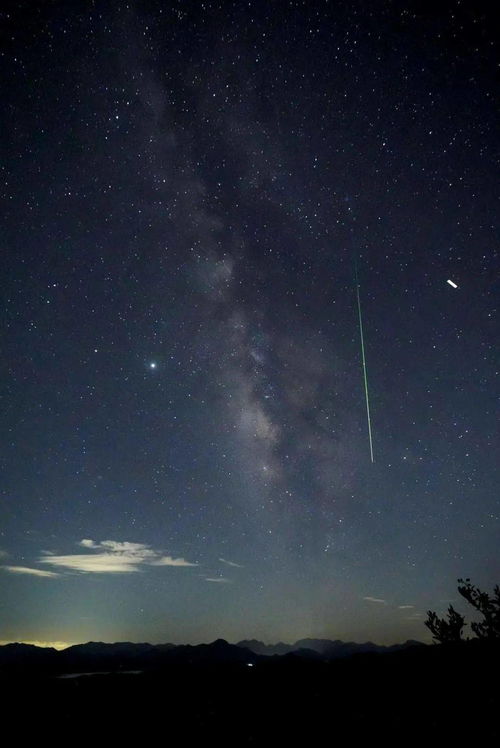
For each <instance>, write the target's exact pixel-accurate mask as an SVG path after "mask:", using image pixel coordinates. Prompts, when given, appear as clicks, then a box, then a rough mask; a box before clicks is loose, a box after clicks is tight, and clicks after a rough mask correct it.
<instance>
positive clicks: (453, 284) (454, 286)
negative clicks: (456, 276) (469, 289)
mask: <svg viewBox="0 0 500 748" xmlns="http://www.w3.org/2000/svg"><path fill="white" fill-rule="evenodd" d="M446 282H447V283H449V284H450V286H453V288H458V286H457V284H456V283H453V281H451V280H447V281H446Z"/></svg>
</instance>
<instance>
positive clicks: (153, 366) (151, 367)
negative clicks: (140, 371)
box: [149, 361, 156, 369]
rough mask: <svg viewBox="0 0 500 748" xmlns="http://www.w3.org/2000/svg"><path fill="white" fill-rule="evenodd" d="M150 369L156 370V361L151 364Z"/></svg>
mask: <svg viewBox="0 0 500 748" xmlns="http://www.w3.org/2000/svg"><path fill="white" fill-rule="evenodd" d="M149 368H150V369H156V361H151V363H150V364H149Z"/></svg>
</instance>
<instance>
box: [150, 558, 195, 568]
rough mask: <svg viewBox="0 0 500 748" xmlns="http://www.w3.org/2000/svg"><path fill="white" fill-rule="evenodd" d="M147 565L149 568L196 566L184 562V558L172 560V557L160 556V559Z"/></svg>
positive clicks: (189, 562)
mask: <svg viewBox="0 0 500 748" xmlns="http://www.w3.org/2000/svg"><path fill="white" fill-rule="evenodd" d="M149 563H150V564H151V566H198V564H193V563H191V561H186V559H185V558H172V556H161V558H158V559H156V560H155V561H150V562H149Z"/></svg>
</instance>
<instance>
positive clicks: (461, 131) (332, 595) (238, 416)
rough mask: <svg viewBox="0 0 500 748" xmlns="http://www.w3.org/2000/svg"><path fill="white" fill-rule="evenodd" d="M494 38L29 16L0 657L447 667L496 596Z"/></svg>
mask: <svg viewBox="0 0 500 748" xmlns="http://www.w3.org/2000/svg"><path fill="white" fill-rule="evenodd" d="M465 5H467V7H464V6H465ZM487 7H488V6H487V4H486V3H484V4H483V3H477V2H472V3H467V4H465V3H459V2H449V3H448V2H445V3H440V4H434V5H433V6H431V7H427V5H426V4H423V3H417V2H407V3H402V2H387V0H385V1H384V2H374V3H368V4H367V3H364V2H358V1H357V0H354V1H353V0H350V1H349V2H345V3H344V2H338V3H333V2H330V3H328V2H303V3H302V2H301V3H297V2H291V3H278V2H277V3H261V2H249V3H240V2H234V3H231V2H223V3H212V2H204V3H186V2H184V3H181V2H179V3H159V2H130V3H124V2H113V3H109V4H108V3H106V4H102V3H94V2H82V3H73V2H71V3H70V2H57V1H56V2H53V3H50V4H49V3H37V2H34V3H33V2H29V3H28V2H17V3H10V4H8V6H7V10H6V11H3V12H2V26H3V27H4V35H3V42H2V65H3V68H4V71H5V73H6V76H4V79H5V80H6V85H5V86H4V95H3V106H2V119H3V133H4V134H3V136H2V159H1V160H2V164H3V178H2V189H3V191H4V194H3V199H2V213H3V216H2V227H3V228H2V244H3V250H4V251H3V262H2V275H3V282H2V289H3V309H4V311H3V328H4V329H3V346H2V351H3V359H2V360H3V366H2V381H1V384H2V387H1V391H2V401H3V407H2V420H3V426H2V440H3V448H2V450H1V465H2V477H3V479H2V489H1V490H2V513H1V523H0V552H1V554H2V555H1V558H0V564H1V568H0V574H1V580H2V595H1V605H2V616H1V620H0V640H1V641H13V640H25V641H43V642H53V641H57V642H79V641H86V640H89V639H94V640H105V641H115V640H135V641H145V640H147V641H151V642H165V641H173V642H199V641H210V640H213V639H215V638H217V637H224V638H226V639H228V640H230V641H238V640H239V639H242V638H251V637H257V638H261V639H263V640H265V641H277V640H279V639H281V640H285V641H293V640H295V639H297V638H299V637H304V636H325V637H329V638H332V639H337V638H341V639H347V640H349V639H354V640H358V641H361V640H366V639H372V640H374V641H377V642H381V643H392V642H394V641H401V640H404V639H407V638H417V639H421V640H425V641H427V640H428V637H427V634H426V629H425V627H424V625H423V620H424V619H425V612H426V610H428V609H429V608H432V609H435V610H437V611H438V612H443V611H444V610H445V608H446V607H447V605H448V604H449V602H451V601H452V600H453V599H454V598H455V599H456V597H457V594H456V580H457V578H458V577H461V576H469V577H471V579H472V581H473V582H474V583H476V584H478V585H479V586H480V587H483V588H486V589H491V588H492V586H493V585H494V584H495V583H498V582H499V581H500V579H499V572H500V563H499V555H498V542H499V497H498V489H497V485H498V472H499V471H498V443H499V441H498V436H499V435H498V371H499V369H498V340H499V328H498V316H497V314H498V298H499V289H500V286H499V276H498V245H499V241H498V240H499V237H498V143H499V141H498V119H497V116H498V115H497V109H498V87H497V84H496V83H495V80H494V74H495V69H496V67H497V65H498V49H497V47H496V45H495V43H494V42H495V37H494V34H493V21H492V16H491V13H490V12H489V11H488V10H487ZM355 258H356V259H357V264H358V270H359V280H360V292H361V303H362V310H363V324H364V332H365V347H366V357H367V366H368V380H369V391H370V398H371V403H370V404H371V412H372V428H373V439H374V455H375V462H374V464H372V463H371V462H370V454H369V445H368V438H367V428H366V409H365V400H364V389H363V376H362V369H361V351H360V340H359V330H358V320H357V308H356V289H355V282H354V260H355ZM448 279H451V280H452V281H453V282H454V283H455V284H456V285H457V286H458V288H456V289H454V288H453V287H452V286H451V285H449V284H448V283H447V280H448ZM82 541H85V542H83V543H82ZM458 607H459V609H460V605H458Z"/></svg>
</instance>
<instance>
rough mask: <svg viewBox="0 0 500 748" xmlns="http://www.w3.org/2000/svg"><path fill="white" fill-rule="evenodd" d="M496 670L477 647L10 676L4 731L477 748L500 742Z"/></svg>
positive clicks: (492, 647)
mask: <svg viewBox="0 0 500 748" xmlns="http://www.w3.org/2000/svg"><path fill="white" fill-rule="evenodd" d="M499 663H500V647H499V646H498V643H494V642H493V643H491V644H488V643H485V642H479V641H473V642H467V643H464V644H461V645H457V646H455V645H453V646H443V645H440V646H431V647H423V646H421V647H414V648H409V649H407V650H405V651H402V652H397V653H390V654H383V655H379V654H373V655H371V654H368V655H357V656H354V657H351V658H347V659H343V660H337V661H333V662H324V661H321V660H318V659H308V658H307V657H297V656H295V655H287V656H283V657H274V658H272V657H266V658H257V660H256V661H255V662H254V664H253V665H251V666H250V665H248V664H247V663H245V662H243V661H241V662H227V661H226V662H216V661H209V660H208V661H203V662H191V663H190V662H187V661H183V662H175V661H174V662H170V663H169V664H168V665H165V664H162V665H161V666H159V667H151V668H150V669H148V670H146V671H142V672H140V673H118V672H117V673H101V674H95V675H86V676H80V677H72V678H62V677H60V674H55V673H49V672H45V673H44V672H42V671H41V670H40V669H38V671H37V670H36V669H35V670H33V669H32V668H31V669H28V670H26V669H24V670H23V669H22V668H17V669H16V668H7V669H4V670H3V671H2V678H1V681H0V684H1V687H2V690H3V695H2V700H1V703H2V711H3V728H4V731H5V729H6V728H7V727H14V728H15V730H16V733H15V735H16V737H17V739H18V740H20V741H23V739H24V738H28V737H31V738H36V739H37V740H40V739H42V738H45V737H49V739H51V738H54V739H55V738H57V739H58V740H59V739H60V738H61V737H62V738H64V739H65V741H66V742H67V744H68V745H71V744H72V743H74V742H75V741H78V742H79V741H80V740H82V739H92V740H93V742H97V744H99V745H100V744H101V742H102V743H103V742H104V741H106V742H108V741H110V742H112V743H113V744H115V743H116V741H118V740H120V741H124V742H125V743H126V744H129V743H130V744H132V743H136V742H138V741H141V744H144V743H145V741H146V740H149V739H150V738H151V739H153V736H154V740H155V742H157V741H158V739H160V742H161V744H162V745H175V746H191V745H193V746H195V745H196V746H197V745H202V744H203V745H204V744H205V743H206V742H207V741H209V740H210V741H213V742H214V743H215V745H218V746H221V745H224V746H225V745H231V746H240V745H243V746H244V745H255V746H266V745H273V746H281V745H283V746H290V745H305V746H316V745H317V746H319V745H336V744H337V745H338V744H339V743H338V740H340V739H343V740H357V739H363V740H364V741H370V742H371V741H374V740H375V741H377V742H382V744H391V745H392V744H398V743H399V744H403V743H410V744H415V743H420V744H422V746H424V745H426V746H429V745H431V746H432V745H435V744H436V741H437V740H440V741H441V740H443V741H444V740H446V744H449V741H450V740H457V741H459V744H464V743H465V742H466V741H467V742H469V741H471V744H473V745H474V744H477V745H479V744H480V741H484V740H485V739H487V740H488V741H493V740H495V739H498V738H500V720H499V714H500V699H499V686H498V673H499ZM16 742H17V741H16ZM490 744H491V745H494V744H495V743H494V742H491V743H490Z"/></svg>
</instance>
